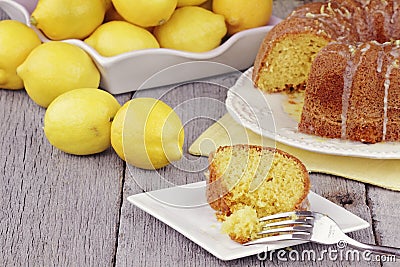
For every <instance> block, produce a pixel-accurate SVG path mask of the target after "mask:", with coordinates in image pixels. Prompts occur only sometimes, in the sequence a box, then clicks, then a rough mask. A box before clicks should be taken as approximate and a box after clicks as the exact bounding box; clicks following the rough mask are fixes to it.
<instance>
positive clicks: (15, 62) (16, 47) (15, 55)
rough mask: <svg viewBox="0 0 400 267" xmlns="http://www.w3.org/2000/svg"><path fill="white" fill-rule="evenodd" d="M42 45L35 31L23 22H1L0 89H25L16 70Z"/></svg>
mask: <svg viewBox="0 0 400 267" xmlns="http://www.w3.org/2000/svg"><path fill="white" fill-rule="evenodd" d="M40 43H41V41H40V39H39V37H38V36H37V34H36V33H35V31H34V30H32V29H31V28H29V27H28V26H26V25H25V24H23V23H22V22H19V21H16V20H2V21H0V88H2V89H22V88H23V87H24V84H23V83H22V79H21V78H20V77H19V76H18V75H17V71H16V69H17V67H18V66H19V65H20V64H21V63H22V62H24V60H25V59H26V57H27V56H28V55H29V53H30V52H31V51H32V50H33V49H34V48H35V47H37V46H38V45H40Z"/></svg>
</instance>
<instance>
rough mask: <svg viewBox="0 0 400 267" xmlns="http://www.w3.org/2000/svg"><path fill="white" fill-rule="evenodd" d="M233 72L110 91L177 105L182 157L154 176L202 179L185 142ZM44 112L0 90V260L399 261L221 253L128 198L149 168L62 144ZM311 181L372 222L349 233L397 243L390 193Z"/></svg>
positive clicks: (202, 124) (214, 115)
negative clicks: (48, 132) (52, 135)
mask: <svg viewBox="0 0 400 267" xmlns="http://www.w3.org/2000/svg"><path fill="white" fill-rule="evenodd" d="M306 2H313V1H289V0H276V1H274V14H275V15H276V16H279V17H285V16H287V15H288V14H290V12H292V10H293V9H294V8H295V7H297V6H299V5H302V4H303V3H306ZM5 18H6V16H5V15H4V13H2V12H0V19H5ZM237 77H238V73H232V74H227V75H223V76H218V77H212V78H209V79H206V80H203V81H200V82H195V83H187V84H184V85H180V86H175V87H174V86H172V87H171V86H167V87H163V88H156V89H151V90H146V91H141V92H140V93H136V94H132V93H127V94H121V95H118V96H117V99H118V101H119V102H120V103H121V104H122V103H125V102H126V101H128V100H129V99H131V98H132V97H133V98H134V97H143V96H150V97H160V96H162V99H163V100H164V101H165V102H167V103H168V104H170V105H172V106H179V108H178V113H179V112H180V113H179V115H180V116H181V118H182V120H183V121H184V122H185V133H186V136H185V137H186V139H185V144H184V151H185V154H184V160H183V161H182V162H181V163H177V164H175V165H170V166H168V167H167V168H164V169H162V170H160V171H159V172H160V175H161V176H163V177H165V178H166V179H167V180H168V181H170V182H172V183H174V184H186V183H192V182H196V181H201V180H203V179H204V175H203V172H204V170H205V169H206V167H207V159H206V158H202V157H200V158H199V157H194V156H191V155H189V154H188V153H187V149H188V147H189V146H190V144H191V143H192V142H193V141H194V140H195V139H196V138H197V137H198V136H199V135H200V134H201V133H202V132H203V131H204V130H205V129H207V127H208V126H210V125H211V124H212V123H213V122H215V121H216V120H218V119H219V118H220V117H221V116H222V115H224V114H225V113H226V109H225V106H224V100H225V97H226V92H227V89H228V88H229V87H230V86H232V85H233V84H234V82H235V81H236V79H237ZM203 98H207V101H205V100H204V99H203ZM197 100H199V101H197ZM182 103H186V106H185V104H182ZM188 107H190V108H189V109H188ZM44 113H45V109H43V108H41V107H39V106H37V105H36V104H34V103H33V102H32V101H31V100H30V99H29V97H28V96H27V94H26V92H25V91H24V90H19V91H9V90H3V89H0V123H1V127H0V136H1V139H0V152H1V153H0V157H1V160H0V183H1V187H0V200H1V202H0V203H1V204H2V208H1V209H0V266H286V265H288V264H289V265H290V266H324V267H325V266H349V265H351V266H398V264H397V263H385V262H379V261H378V262H367V261H363V260H360V261H345V260H343V261H334V260H329V259H325V260H323V261H304V262H301V261H296V262H283V261H280V260H278V259H277V258H276V257H274V258H273V260H272V261H270V260H260V259H258V258H257V256H256V255H255V256H250V257H246V258H241V259H238V260H233V261H229V262H224V261H221V260H219V259H217V258H216V257H214V256H212V255H211V254H210V253H208V252H207V251H205V250H204V249H203V248H201V247H200V246H198V245H196V244H195V243H193V242H192V241H190V240H189V239H187V238H186V237H184V236H183V235H181V234H180V233H178V232H177V231H175V230H174V229H172V228H171V227H169V226H167V225H165V224H164V223H162V222H160V221H159V220H157V219H155V218H154V217H152V216H150V215H149V214H147V213H145V212H144V211H142V210H140V209H139V208H137V207H135V206H134V205H132V204H131V203H129V202H128V201H127V197H128V196H130V195H132V194H137V193H140V192H143V190H146V191H147V190H149V189H154V188H156V187H157V186H159V185H157V184H154V183H148V180H149V179H147V178H148V177H151V175H155V173H154V172H151V171H144V170H139V169H136V168H132V167H130V166H126V164H125V163H124V162H123V161H122V160H120V159H119V158H118V156H117V155H116V154H115V153H114V151H113V150H112V149H111V148H110V149H108V150H107V151H105V152H103V153H100V154H97V155H93V156H72V155H68V154H65V153H63V152H60V151H59V150H57V149H55V148H53V147H52V146H51V145H50V144H49V143H48V142H47V140H46V138H45V136H44V133H43V130H42V126H43V116H44ZM193 118H195V119H193ZM311 180H312V190H313V191H314V192H316V193H318V194H320V195H321V196H323V197H325V198H327V199H329V200H331V201H332V202H334V203H336V204H338V205H340V206H342V207H344V208H346V209H347V210H349V211H351V212H352V213H354V214H356V215H358V216H360V217H361V218H363V219H365V220H366V221H368V222H369V223H370V224H371V227H370V228H367V229H364V230H361V231H357V232H354V233H351V234H350V236H352V237H354V238H355V239H357V240H359V241H362V242H367V243H374V244H380V245H389V246H397V247H400V231H399V226H398V225H399V223H398V218H399V217H400V209H399V208H398V203H399V193H398V192H392V191H389V190H385V189H382V188H378V187H374V186H369V185H366V184H363V183H360V182H356V181H351V180H348V179H344V178H341V177H335V176H331V175H325V174H311ZM327 248H328V246H322V245H317V244H304V245H299V246H296V247H293V248H292V249H296V250H297V251H303V250H313V251H315V252H316V253H317V255H318V254H319V253H322V251H323V250H325V249H327ZM331 248H334V247H332V246H331Z"/></svg>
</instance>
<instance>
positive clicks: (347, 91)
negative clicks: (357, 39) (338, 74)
mask: <svg viewBox="0 0 400 267" xmlns="http://www.w3.org/2000/svg"><path fill="white" fill-rule="evenodd" d="M370 47H371V46H370V44H368V43H367V44H366V45H365V47H364V48H362V49H361V50H362V51H361V55H360V61H359V62H358V63H357V65H354V62H353V53H354V51H355V47H353V46H349V52H350V56H349V55H347V54H343V53H342V54H340V55H341V56H344V57H345V58H347V65H346V69H345V71H344V75H343V79H344V83H343V94H342V114H341V116H340V117H341V120H342V124H341V138H342V139H346V136H347V135H346V131H347V112H348V110H349V102H350V95H351V87H352V85H353V76H354V74H355V73H356V71H357V69H358V66H359V65H360V63H361V62H362V58H363V57H364V55H365V53H366V52H367V51H368V50H369V49H370Z"/></svg>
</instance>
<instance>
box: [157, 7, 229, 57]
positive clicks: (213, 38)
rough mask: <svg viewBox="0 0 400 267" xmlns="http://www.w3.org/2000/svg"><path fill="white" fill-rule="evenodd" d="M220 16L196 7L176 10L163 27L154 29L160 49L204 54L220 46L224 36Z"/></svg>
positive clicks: (223, 24) (223, 22) (224, 28)
mask: <svg viewBox="0 0 400 267" xmlns="http://www.w3.org/2000/svg"><path fill="white" fill-rule="evenodd" d="M226 31H227V29H226V25H225V21H224V17H223V16H222V15H218V14H214V13H213V12H211V11H209V10H206V9H204V8H201V7H198V6H186V7H181V8H178V9H177V10H176V11H175V12H174V14H173V15H172V17H171V18H170V19H169V20H168V21H167V22H166V23H165V24H163V25H161V26H158V27H155V28H154V35H155V36H156V38H157V40H158V42H159V43H160V46H161V47H164V48H171V49H177V50H184V51H190V52H206V51H209V50H211V49H214V48H216V47H217V46H219V45H220V44H221V40H222V38H223V37H224V36H225V34H226Z"/></svg>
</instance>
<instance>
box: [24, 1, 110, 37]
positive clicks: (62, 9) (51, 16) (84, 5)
mask: <svg viewBox="0 0 400 267" xmlns="http://www.w3.org/2000/svg"><path fill="white" fill-rule="evenodd" d="M106 8H107V1H105V0H85V1H80V0H39V2H38V4H37V6H36V8H35V10H34V11H33V13H32V16H31V23H32V25H34V26H36V27H37V28H38V29H40V30H41V31H42V32H43V33H44V34H45V35H46V36H47V37H48V38H49V39H51V40H63V39H70V38H76V39H83V38H86V37H87V36H89V35H90V34H91V33H92V32H93V31H94V30H95V29H96V28H97V27H98V26H99V25H100V24H101V23H102V22H103V19H104V15H105V13H106Z"/></svg>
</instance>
